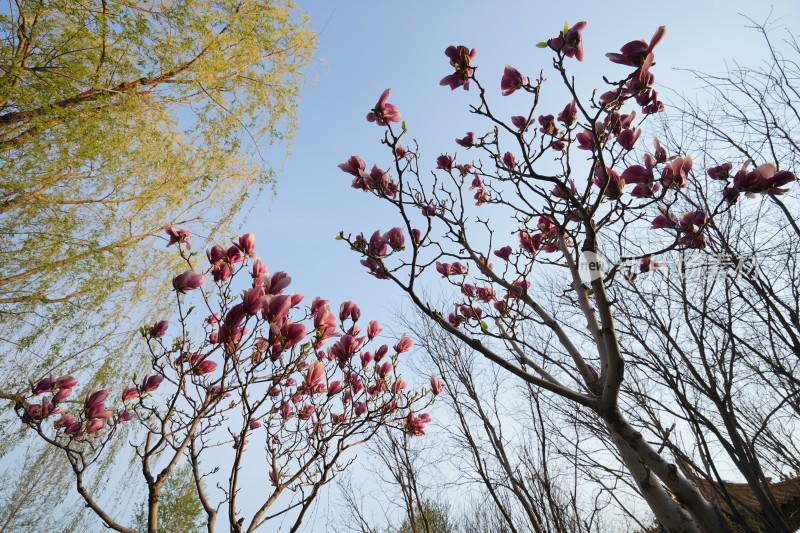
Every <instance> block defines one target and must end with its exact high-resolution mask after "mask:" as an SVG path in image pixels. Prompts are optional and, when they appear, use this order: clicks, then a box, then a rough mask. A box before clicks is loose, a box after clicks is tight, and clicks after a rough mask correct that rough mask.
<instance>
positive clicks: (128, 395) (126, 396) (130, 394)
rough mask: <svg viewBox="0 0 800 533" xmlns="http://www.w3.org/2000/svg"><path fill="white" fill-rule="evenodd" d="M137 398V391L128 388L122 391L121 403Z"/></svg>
mask: <svg viewBox="0 0 800 533" xmlns="http://www.w3.org/2000/svg"><path fill="white" fill-rule="evenodd" d="M138 397H139V391H138V390H137V389H136V387H129V388H127V389H122V401H123V402H126V401H128V400H132V399H134V398H138Z"/></svg>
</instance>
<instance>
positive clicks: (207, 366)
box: [192, 359, 217, 376]
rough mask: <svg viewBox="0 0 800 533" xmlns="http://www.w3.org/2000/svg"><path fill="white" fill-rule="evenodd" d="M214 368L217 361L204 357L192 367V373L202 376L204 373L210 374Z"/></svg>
mask: <svg viewBox="0 0 800 533" xmlns="http://www.w3.org/2000/svg"><path fill="white" fill-rule="evenodd" d="M216 369H217V363H215V362H214V361H210V360H208V359H205V360H203V361H201V362H200V363H199V364H198V365H196V366H195V367H194V368H193V369H192V373H193V374H195V375H198V376H203V375H205V374H210V373H211V372H213V371H214V370H216Z"/></svg>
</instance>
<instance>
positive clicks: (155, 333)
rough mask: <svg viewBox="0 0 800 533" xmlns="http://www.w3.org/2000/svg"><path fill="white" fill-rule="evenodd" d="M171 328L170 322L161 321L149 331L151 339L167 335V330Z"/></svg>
mask: <svg viewBox="0 0 800 533" xmlns="http://www.w3.org/2000/svg"><path fill="white" fill-rule="evenodd" d="M168 327H169V322H167V321H166V320H159V321H158V322H156V323H155V324H153V325H152V326H150V328H149V329H148V330H147V332H148V333H149V334H150V336H151V337H153V338H157V337H163V336H164V335H165V334H166V333H167V328H168Z"/></svg>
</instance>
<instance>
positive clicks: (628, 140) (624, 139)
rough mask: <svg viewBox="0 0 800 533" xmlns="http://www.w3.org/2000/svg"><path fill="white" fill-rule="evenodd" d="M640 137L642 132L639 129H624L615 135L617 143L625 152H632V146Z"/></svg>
mask: <svg viewBox="0 0 800 533" xmlns="http://www.w3.org/2000/svg"><path fill="white" fill-rule="evenodd" d="M641 135H642V130H641V129H639V128H634V129H624V130H622V131H621V132H620V134H619V135H617V143H618V144H619V145H620V146H622V147H623V148H624V149H626V150H633V146H634V145H635V144H636V141H638V140H639V137H640V136H641Z"/></svg>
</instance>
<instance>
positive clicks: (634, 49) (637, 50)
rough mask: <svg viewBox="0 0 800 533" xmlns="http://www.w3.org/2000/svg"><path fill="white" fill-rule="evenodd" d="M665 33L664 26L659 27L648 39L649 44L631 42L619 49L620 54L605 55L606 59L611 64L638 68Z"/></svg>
mask: <svg viewBox="0 0 800 533" xmlns="http://www.w3.org/2000/svg"><path fill="white" fill-rule="evenodd" d="M666 33H667V28H666V26H659V27H658V28H657V29H656V32H655V33H654V34H653V36H652V37H651V38H650V43H649V44H648V43H646V42H645V41H644V39H639V40H636V41H631V42H629V43H627V44H625V45H623V46H622V48H620V51H619V52H620V53H618V54H616V53H608V54H606V57H607V58H608V59H610V60H611V61H612V62H614V63H619V64H620V65H628V66H630V67H639V66H641V65H642V64H643V63H644V62H645V60H646V59H647V56H648V55H650V54H651V53H652V52H653V49H654V48H655V47H656V45H657V44H658V43H660V42H661V40H662V39H663V38H664V35H665V34H666Z"/></svg>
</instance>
